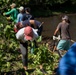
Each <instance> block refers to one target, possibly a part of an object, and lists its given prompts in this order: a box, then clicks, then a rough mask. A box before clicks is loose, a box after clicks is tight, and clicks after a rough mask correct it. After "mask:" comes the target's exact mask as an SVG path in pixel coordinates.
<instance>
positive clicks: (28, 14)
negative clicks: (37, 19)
mask: <svg viewBox="0 0 76 75" xmlns="http://www.w3.org/2000/svg"><path fill="white" fill-rule="evenodd" d="M30 12H31V10H30V8H29V7H27V8H25V13H26V14H24V16H23V20H34V16H33V15H32V14H30Z"/></svg>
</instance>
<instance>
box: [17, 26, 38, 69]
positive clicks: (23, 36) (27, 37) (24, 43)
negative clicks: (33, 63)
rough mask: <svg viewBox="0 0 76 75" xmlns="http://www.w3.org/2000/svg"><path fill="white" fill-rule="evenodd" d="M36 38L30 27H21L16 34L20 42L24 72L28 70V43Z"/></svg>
mask: <svg viewBox="0 0 76 75" xmlns="http://www.w3.org/2000/svg"><path fill="white" fill-rule="evenodd" d="M37 37H38V34H37V32H36V31H35V29H33V28H32V27H30V26H26V27H23V28H21V29H19V30H18V32H17V33H16V38H17V40H19V42H20V50H21V53H22V61H23V66H24V69H25V70H27V69H28V41H33V40H36V38H37Z"/></svg>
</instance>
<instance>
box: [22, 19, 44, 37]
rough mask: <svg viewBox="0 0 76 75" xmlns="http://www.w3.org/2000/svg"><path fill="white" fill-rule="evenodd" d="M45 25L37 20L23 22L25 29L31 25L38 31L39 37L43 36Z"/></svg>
mask: <svg viewBox="0 0 76 75" xmlns="http://www.w3.org/2000/svg"><path fill="white" fill-rule="evenodd" d="M43 23H44V22H40V21H37V20H25V21H23V22H22V24H23V27H25V26H26V25H27V24H28V25H30V26H31V27H33V28H35V29H38V31H37V32H38V35H39V36H41V35H42V30H43Z"/></svg>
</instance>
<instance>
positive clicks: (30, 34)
mask: <svg viewBox="0 0 76 75" xmlns="http://www.w3.org/2000/svg"><path fill="white" fill-rule="evenodd" d="M24 36H25V39H26V40H32V39H33V30H32V27H30V26H27V27H25V29H24Z"/></svg>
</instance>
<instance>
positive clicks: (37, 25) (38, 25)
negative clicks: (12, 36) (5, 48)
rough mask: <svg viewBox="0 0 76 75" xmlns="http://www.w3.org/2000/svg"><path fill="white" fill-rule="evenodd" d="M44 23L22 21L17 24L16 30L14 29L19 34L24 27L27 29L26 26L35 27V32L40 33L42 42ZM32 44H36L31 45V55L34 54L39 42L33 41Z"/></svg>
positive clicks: (39, 40) (39, 37)
mask: <svg viewBox="0 0 76 75" xmlns="http://www.w3.org/2000/svg"><path fill="white" fill-rule="evenodd" d="M43 23H44V22H42V23H41V22H39V21H37V20H25V21H21V22H19V23H17V24H15V28H14V31H15V32H17V31H18V30H19V29H20V28H23V27H26V26H28V25H29V26H31V25H32V26H33V28H36V29H35V30H36V31H37V33H38V35H39V36H38V40H37V41H38V42H41V40H42V35H41V34H42V30H43V26H42V24H43ZM32 43H34V46H32V45H31V53H34V48H37V47H38V46H37V42H36V40H34V41H32Z"/></svg>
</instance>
